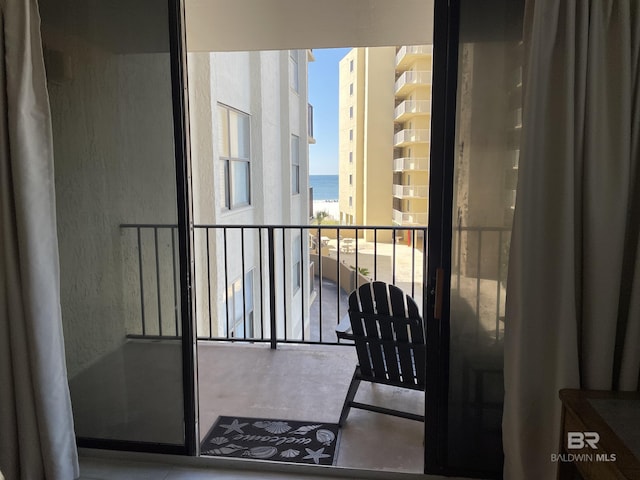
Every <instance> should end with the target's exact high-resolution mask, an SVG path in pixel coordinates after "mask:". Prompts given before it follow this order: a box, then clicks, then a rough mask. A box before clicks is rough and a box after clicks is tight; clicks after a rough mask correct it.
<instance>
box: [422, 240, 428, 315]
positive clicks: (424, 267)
mask: <svg viewBox="0 0 640 480" xmlns="http://www.w3.org/2000/svg"><path fill="white" fill-rule="evenodd" d="M427 232H428V230H427V229H426V228H425V229H424V230H423V231H422V317H423V318H424V316H425V315H426V312H427V273H428V272H427Z"/></svg>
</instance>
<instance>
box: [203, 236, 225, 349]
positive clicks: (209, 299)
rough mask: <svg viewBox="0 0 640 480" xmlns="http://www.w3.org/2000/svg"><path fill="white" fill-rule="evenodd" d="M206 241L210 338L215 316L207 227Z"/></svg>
mask: <svg viewBox="0 0 640 480" xmlns="http://www.w3.org/2000/svg"><path fill="white" fill-rule="evenodd" d="M204 233H205V242H206V245H207V248H206V252H207V309H208V311H209V321H208V322H207V323H208V324H209V338H213V324H212V320H213V316H212V315H211V254H210V251H209V248H210V247H209V229H208V228H206V229H205V231H204ZM226 258H227V257H226V252H225V259H226Z"/></svg>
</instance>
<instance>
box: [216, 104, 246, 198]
mask: <svg viewBox="0 0 640 480" xmlns="http://www.w3.org/2000/svg"><path fill="white" fill-rule="evenodd" d="M249 121H250V119H249V115H247V114H246V113H242V112H240V111H238V110H235V109H233V108H230V107H227V106H225V105H218V153H219V155H220V160H221V164H222V172H223V173H222V179H223V182H222V183H223V188H222V192H223V195H224V206H225V208H227V209H229V210H231V209H234V208H238V207H242V206H246V205H250V204H251V164H250V161H251V156H250V143H251V140H250V131H249V130H250V129H249Z"/></svg>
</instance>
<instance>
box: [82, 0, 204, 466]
mask: <svg viewBox="0 0 640 480" xmlns="http://www.w3.org/2000/svg"><path fill="white" fill-rule="evenodd" d="M167 5H168V23H167V28H168V32H169V56H170V63H171V65H170V69H171V95H172V103H173V135H174V150H175V151H174V158H175V170H176V194H177V195H176V196H177V198H176V206H177V212H178V251H179V259H180V261H179V272H180V314H181V328H182V337H181V346H182V393H183V414H184V443H183V444H182V445H180V444H169V443H160V442H140V441H130V440H115V439H101V438H89V437H77V438H76V444H77V445H78V447H83V448H96V449H105V450H119V451H132V452H144V453H160V454H173V455H197V454H198V453H199V452H198V449H199V444H198V441H197V438H198V428H197V427H198V409H197V402H196V399H197V381H196V378H197V362H196V361H195V360H196V345H195V338H196V335H195V327H194V322H193V319H194V318H195V317H194V314H193V307H192V293H191V292H192V282H193V262H192V252H193V241H192V239H193V235H192V233H193V232H192V230H193V228H192V221H191V218H192V214H191V201H190V200H191V186H190V182H191V164H190V160H189V141H188V139H189V136H188V122H187V112H188V106H187V98H186V95H187V90H186V84H187V78H186V49H185V31H184V1H183V0H167Z"/></svg>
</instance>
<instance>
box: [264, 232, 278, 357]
mask: <svg viewBox="0 0 640 480" xmlns="http://www.w3.org/2000/svg"><path fill="white" fill-rule="evenodd" d="M267 234H268V240H269V312H270V315H271V317H270V329H271V348H272V349H273V350H275V349H276V348H278V338H277V326H276V289H275V285H276V255H275V245H274V243H273V242H274V234H273V227H269V228H268V229H267Z"/></svg>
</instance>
